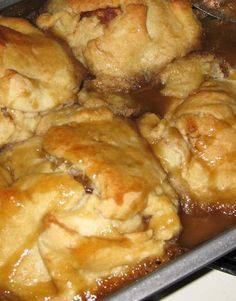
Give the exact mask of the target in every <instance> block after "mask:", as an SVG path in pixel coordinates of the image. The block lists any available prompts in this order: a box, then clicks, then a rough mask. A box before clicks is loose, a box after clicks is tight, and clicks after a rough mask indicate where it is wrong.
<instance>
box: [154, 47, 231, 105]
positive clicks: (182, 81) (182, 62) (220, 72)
mask: <svg viewBox="0 0 236 301" xmlns="http://www.w3.org/2000/svg"><path fill="white" fill-rule="evenodd" d="M230 69H231V68H230V66H229V65H228V64H227V63H226V62H225V61H223V60H221V59H220V58H216V57H215V56H214V55H213V54H211V53H200V52H198V53H194V54H190V55H188V56H185V57H183V58H180V59H176V60H174V61H173V62H172V63H170V64H169V65H167V67H166V68H164V70H163V71H162V72H161V73H160V79H161V83H162V84H163V86H164V87H163V89H162V91H161V93H162V94H163V95H164V96H168V97H176V98H186V97H187V96H189V95H190V94H193V93H195V91H197V89H198V88H199V87H200V85H201V84H202V83H203V82H204V81H205V80H207V79H210V78H211V79H223V78H224V77H226V76H227V75H228V74H229V72H230ZM157 101H158V100H157Z"/></svg>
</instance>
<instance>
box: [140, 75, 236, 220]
mask: <svg viewBox="0 0 236 301" xmlns="http://www.w3.org/2000/svg"><path fill="white" fill-rule="evenodd" d="M139 127H140V130H141V133H142V134H143V136H144V137H146V138H147V140H148V141H149V143H150V144H151V146H152V148H153V150H154V153H155V155H156V156H157V158H158V159H159V160H160V162H161V164H162V166H163V167H164V169H165V170H166V172H168V174H169V175H170V179H171V183H172V184H173V186H174V187H175V189H176V190H177V191H178V192H179V194H180V196H181V197H182V202H183V207H184V209H185V210H186V211H190V212H191V211H192V210H193V209H196V207H197V208H198V209H199V208H201V209H203V210H204V211H209V212H211V211H214V210H217V211H221V212H223V213H227V214H232V215H236V206H235V199H236V178H235V175H236V172H235V171H236V157H235V154H236V84H235V80H234V79H233V77H232V76H231V77H229V78H228V79H226V80H218V81H217V80H215V81H214V80H211V81H207V82H205V83H204V84H202V86H201V87H200V88H199V90H198V91H197V92H196V93H195V94H193V95H192V96H189V97H187V98H186V99H182V101H180V102H177V105H176V108H175V110H173V111H172V112H170V113H169V114H167V116H166V118H165V119H163V120H160V119H159V118H158V117H157V116H156V115H155V114H147V115H145V116H144V117H143V118H141V119H140V121H139Z"/></svg>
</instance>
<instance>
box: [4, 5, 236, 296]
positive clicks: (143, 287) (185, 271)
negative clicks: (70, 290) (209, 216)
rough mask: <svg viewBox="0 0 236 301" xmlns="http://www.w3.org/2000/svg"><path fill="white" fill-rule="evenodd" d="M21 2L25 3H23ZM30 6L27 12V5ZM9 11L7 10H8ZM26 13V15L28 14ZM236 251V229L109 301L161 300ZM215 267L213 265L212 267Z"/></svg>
mask: <svg viewBox="0 0 236 301" xmlns="http://www.w3.org/2000/svg"><path fill="white" fill-rule="evenodd" d="M20 2H22V4H21V3H20ZM25 3H26V4H27V3H28V7H27V8H26V9H25V8H24V5H25ZM30 3H31V4H32V3H33V4H32V5H33V6H34V8H35V9H37V8H38V7H39V5H40V4H42V3H43V1H42V0H40V1H32V0H0V13H1V11H2V12H4V15H9V16H14V14H15V11H17V9H19V8H20V13H19V14H17V16H21V15H22V16H25V14H27V12H28V10H29V5H30ZM6 9H7V10H6ZM25 11H26V13H25ZM235 249H236V226H235V227H233V228H232V229H230V230H227V231H225V232H223V233H222V234H220V235H218V236H216V237H215V238H213V239H211V240H208V241H207V242H204V243H202V244H201V245H199V246H198V247H195V248H194V249H193V250H191V251H189V252H187V253H185V254H183V255H181V256H180V257H178V258H177V259H175V260H172V261H171V262H169V263H167V264H165V265H163V266H162V267H161V268H159V269H158V270H156V271H155V272H153V273H151V274H149V275H147V276H144V277H142V278H140V279H138V280H136V281H135V282H133V283H132V284H130V285H127V286H126V287H124V288H123V289H120V290H119V291H117V292H116V293H114V294H112V295H110V296H108V297H107V298H106V299H105V300H107V301H109V300H110V301H112V300H115V301H139V300H154V299H152V297H154V298H155V300H158V295H159V294H160V293H162V292H163V291H164V290H166V289H168V288H170V287H171V286H173V285H174V284H176V283H178V282H179V281H181V280H183V279H185V278H187V277H189V276H190V275H192V274H194V273H196V272H197V271H199V270H201V269H202V268H204V267H206V266H209V265H210V264H212V263H214V262H215V261H216V260H217V259H219V258H221V257H223V256H224V255H226V254H228V253H229V252H231V251H233V250H235ZM212 266H213V267H214V264H213V265H212Z"/></svg>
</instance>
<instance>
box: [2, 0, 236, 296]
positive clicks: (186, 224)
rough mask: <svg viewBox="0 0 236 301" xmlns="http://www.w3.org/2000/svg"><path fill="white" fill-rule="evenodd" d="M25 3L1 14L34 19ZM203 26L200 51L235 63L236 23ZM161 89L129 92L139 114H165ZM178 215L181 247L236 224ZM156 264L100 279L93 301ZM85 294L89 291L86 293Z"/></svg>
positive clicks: (216, 217)
mask: <svg viewBox="0 0 236 301" xmlns="http://www.w3.org/2000/svg"><path fill="white" fill-rule="evenodd" d="M24 2H25V3H26V4H27V5H23V6H22V4H18V5H15V6H12V7H11V8H10V9H7V10H4V11H3V14H5V15H10V16H21V17H28V18H29V19H31V20H33V19H34V18H35V16H36V15H37V10H36V12H35V11H33V12H31V11H32V6H35V3H36V2H35V1H24ZM38 2H40V5H41V4H42V3H43V2H44V1H38ZM32 3H33V4H32ZM19 7H20V8H19ZM29 8H30V9H29ZM118 13H119V12H117V11H109V12H108V14H104V12H101V11H100V12H99V17H100V18H101V22H104V23H107V22H109V21H110V20H112V19H113V18H115V17H116V16H117V14H118ZM90 14H91V13H85V14H84V17H89V16H90ZM32 16H33V17H32ZM202 25H203V28H204V37H203V41H202V45H203V50H205V51H208V52H213V53H214V54H216V55H217V56H220V57H223V59H225V61H227V62H229V63H230V64H231V65H232V66H236V52H235V49H236V24H234V23H228V24H226V23H222V22H219V21H216V20H212V19H208V18H205V19H204V20H202ZM161 88H162V87H161V85H158V86H155V87H151V88H150V89H146V90H142V91H140V92H138V93H133V94H132V97H133V99H135V100H136V101H137V102H138V103H139V104H140V105H141V107H142V109H141V114H143V113H145V112H153V113H156V114H158V115H159V116H160V117H163V116H164V114H165V113H166V111H167V109H168V107H169V106H170V105H171V102H172V101H171V100H170V98H168V97H165V96H163V95H161V93H160V90H161ZM180 217H181V221H182V225H183V231H182V234H181V236H180V238H179V244H180V246H182V247H186V248H189V249H191V248H193V247H194V246H196V245H198V244H200V243H201V242H203V241H205V240H208V239H210V238H211V237H213V236H215V235H216V234H219V233H220V232H222V231H224V230H226V229H228V228H230V227H232V226H233V225H235V224H236V217H235V216H227V215H224V214H220V213H211V214H207V213H206V214H202V215H198V214H187V213H185V212H184V211H181V210H180ZM177 249H178V250H180V249H181V248H178V247H177ZM177 253H178V252H176V253H175V255H174V256H173V257H175V256H176V255H179V254H181V251H179V254H177ZM159 265H160V262H159V261H158V260H157V259H152V260H149V261H145V262H143V263H140V264H139V265H138V266H137V267H135V268H133V269H131V270H130V271H129V272H127V273H124V275H123V276H121V277H114V276H113V277H112V276H111V277H108V278H107V279H103V280H101V281H100V282H99V283H98V285H99V290H98V293H97V294H96V295H97V296H94V299H93V300H97V298H98V299H100V298H103V297H104V296H105V295H108V294H109V293H111V292H113V291H114V290H116V289H118V288H120V287H122V286H124V285H125V284H127V283H129V282H130V281H133V280H135V279H137V278H139V277H140V276H143V275H146V274H148V273H150V272H152V271H154V270H155V269H156V268H157V267H158V266H159ZM87 294H90V293H89V292H87ZM88 297H89V296H84V299H85V300H86V299H87V300H88ZM90 297H91V295H90ZM1 300H4V301H7V300H9V301H13V300H14V301H19V300H20V299H19V298H18V297H17V296H15V295H14V294H13V293H11V292H9V291H7V290H4V289H3V288H1V287H0V301H1Z"/></svg>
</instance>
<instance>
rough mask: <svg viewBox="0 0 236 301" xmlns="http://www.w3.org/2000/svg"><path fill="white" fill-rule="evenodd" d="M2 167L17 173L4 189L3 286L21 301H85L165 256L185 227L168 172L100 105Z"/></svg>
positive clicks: (19, 147) (26, 145)
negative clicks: (48, 300) (107, 283)
mask: <svg viewBox="0 0 236 301" xmlns="http://www.w3.org/2000/svg"><path fill="white" fill-rule="evenodd" d="M81 116H82V115H81ZM52 125H53V123H51V126H52ZM22 152H23V153H24V154H25V153H26V154H27V153H32V157H31V158H30V162H29V164H28V165H27V164H24V166H21V164H20V163H19V160H22V155H21V154H22ZM25 156H27V155H25ZM26 160H27V158H26ZM0 165H1V166H3V168H5V169H6V170H14V171H15V172H14V174H13V177H12V178H13V183H12V184H10V185H9V186H8V187H7V188H1V189H0V206H1V211H0V216H1V218H0V229H1V231H0V241H1V244H2V246H3V247H2V248H1V249H0V258H1V259H0V283H1V284H0V289H5V290H8V291H11V292H13V293H14V294H16V295H18V296H19V297H21V298H22V299H24V300H42V299H43V298H46V297H48V298H49V297H50V298H53V299H52V300H68V301H69V300H72V299H73V298H84V299H85V300H86V299H87V300H89V296H91V294H93V293H98V294H99V289H101V288H102V280H103V279H106V278H107V277H111V276H112V277H123V278H124V277H128V275H129V273H131V271H132V269H134V268H135V267H136V266H137V265H139V264H142V263H143V264H144V265H145V262H146V263H148V262H153V264H155V265H157V262H158V263H160V262H162V261H164V260H166V259H167V254H166V247H167V246H168V241H170V240H171V239H173V238H174V237H176V236H177V235H178V233H179V231H180V229H181V226H180V221H179V217H178V213H177V210H178V198H177V196H176V194H175V192H174V190H173V189H172V188H171V186H170V185H169V183H168V181H167V179H166V174H165V173H164V171H163V170H162V168H161V167H160V165H159V164H158V162H157V161H156V160H155V158H154V156H153V155H152V154H151V153H150V152H149V150H148V147H147V145H146V143H145V141H144V140H143V139H142V138H141V137H140V136H139V134H138V132H137V130H135V129H134V127H133V126H132V125H131V124H130V123H129V122H128V121H125V120H123V119H119V118H117V117H114V115H113V114H112V113H111V112H110V111H108V110H107V109H105V108H100V109H98V111H96V110H89V109H84V114H83V117H82V118H80V119H77V121H76V122H75V121H73V122H69V123H67V124H64V125H57V126H52V127H50V128H49V130H48V131H47V132H46V134H43V133H42V134H41V136H40V137H34V138H31V139H30V140H28V141H25V142H22V143H19V144H16V145H13V146H12V147H9V148H6V149H5V150H4V151H3V153H2V154H1V156H0ZM35 267H37V268H35ZM124 275H126V276H124ZM89 292H90V293H89ZM89 294H90V295H89Z"/></svg>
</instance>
